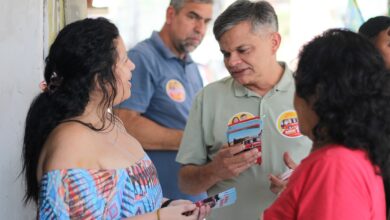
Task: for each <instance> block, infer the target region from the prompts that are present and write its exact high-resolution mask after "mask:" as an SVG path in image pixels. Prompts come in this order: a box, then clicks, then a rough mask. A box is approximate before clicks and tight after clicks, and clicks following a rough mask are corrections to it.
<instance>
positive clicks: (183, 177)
mask: <svg viewBox="0 0 390 220" xmlns="http://www.w3.org/2000/svg"><path fill="white" fill-rule="evenodd" d="M214 169H215V168H214V166H213V164H212V162H211V163H208V164H206V165H201V166H198V165H185V166H183V167H182V168H181V169H180V172H179V187H180V190H181V191H182V192H184V193H188V194H192V195H196V194H199V193H201V192H205V191H207V190H208V189H209V188H211V187H212V186H213V185H215V184H216V183H217V182H219V181H221V180H222V179H220V178H219V177H218V176H217V174H216V172H215V170H214Z"/></svg>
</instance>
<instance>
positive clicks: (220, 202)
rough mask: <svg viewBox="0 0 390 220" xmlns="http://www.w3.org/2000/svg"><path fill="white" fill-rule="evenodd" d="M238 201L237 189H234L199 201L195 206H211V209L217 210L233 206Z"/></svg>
mask: <svg viewBox="0 0 390 220" xmlns="http://www.w3.org/2000/svg"><path fill="white" fill-rule="evenodd" d="M236 199H237V194H236V188H234V187H233V188H230V189H228V190H226V191H223V192H220V193H218V194H217V195H214V196H210V197H208V198H206V199H203V200H201V201H198V202H196V203H195V205H196V206H198V207H201V206H202V205H209V206H210V208H212V209H216V208H221V207H224V206H228V205H231V204H233V203H235V202H236Z"/></svg>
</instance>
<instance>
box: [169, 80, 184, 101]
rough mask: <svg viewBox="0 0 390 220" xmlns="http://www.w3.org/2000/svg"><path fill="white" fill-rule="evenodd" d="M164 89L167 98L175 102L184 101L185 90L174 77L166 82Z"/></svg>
mask: <svg viewBox="0 0 390 220" xmlns="http://www.w3.org/2000/svg"><path fill="white" fill-rule="evenodd" d="M165 90H166V91H167V95H168V96H169V98H171V99H172V100H173V101H175V102H184V101H185V100H186V91H185V89H184V87H183V85H182V84H181V83H180V82H179V81H177V80H175V79H171V80H169V81H168V82H167V85H166V86H165Z"/></svg>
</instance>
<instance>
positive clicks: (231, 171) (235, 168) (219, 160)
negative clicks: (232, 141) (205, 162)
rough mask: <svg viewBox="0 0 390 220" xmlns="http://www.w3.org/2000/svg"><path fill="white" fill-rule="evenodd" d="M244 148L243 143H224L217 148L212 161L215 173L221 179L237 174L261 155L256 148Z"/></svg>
mask: <svg viewBox="0 0 390 220" xmlns="http://www.w3.org/2000/svg"><path fill="white" fill-rule="evenodd" d="M244 149H245V146H244V145H243V144H236V145H233V146H231V147H228V146H227V145H226V144H225V145H224V146H223V147H222V148H221V149H220V150H219V152H218V153H217V155H216V156H215V157H214V159H213V161H212V163H213V170H214V172H215V174H216V175H217V176H218V177H219V178H220V179H221V180H224V179H230V178H232V177H236V176H238V175H239V174H240V173H242V172H243V171H245V170H247V169H248V168H249V167H251V166H252V165H253V164H255V163H256V160H257V158H258V157H260V156H261V152H259V150H258V149H257V148H254V149H251V150H248V151H244V152H243V150H244Z"/></svg>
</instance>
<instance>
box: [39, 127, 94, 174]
mask: <svg viewBox="0 0 390 220" xmlns="http://www.w3.org/2000/svg"><path fill="white" fill-rule="evenodd" d="M95 135H96V132H94V131H92V130H91V129H89V128H88V127H86V126H84V125H82V124H79V123H62V124H60V125H58V126H57V127H56V128H55V129H54V130H53V131H52V132H51V133H50V135H49V137H48V139H47V141H46V143H45V145H44V147H43V150H42V153H41V158H40V161H41V165H42V171H43V172H47V171H50V170H56V169H69V168H75V167H84V166H86V167H88V166H94V164H93V163H94V162H96V163H97V161H96V160H95V161H94V151H93V150H91V149H93V146H94V144H95V142H96V138H95Z"/></svg>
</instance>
